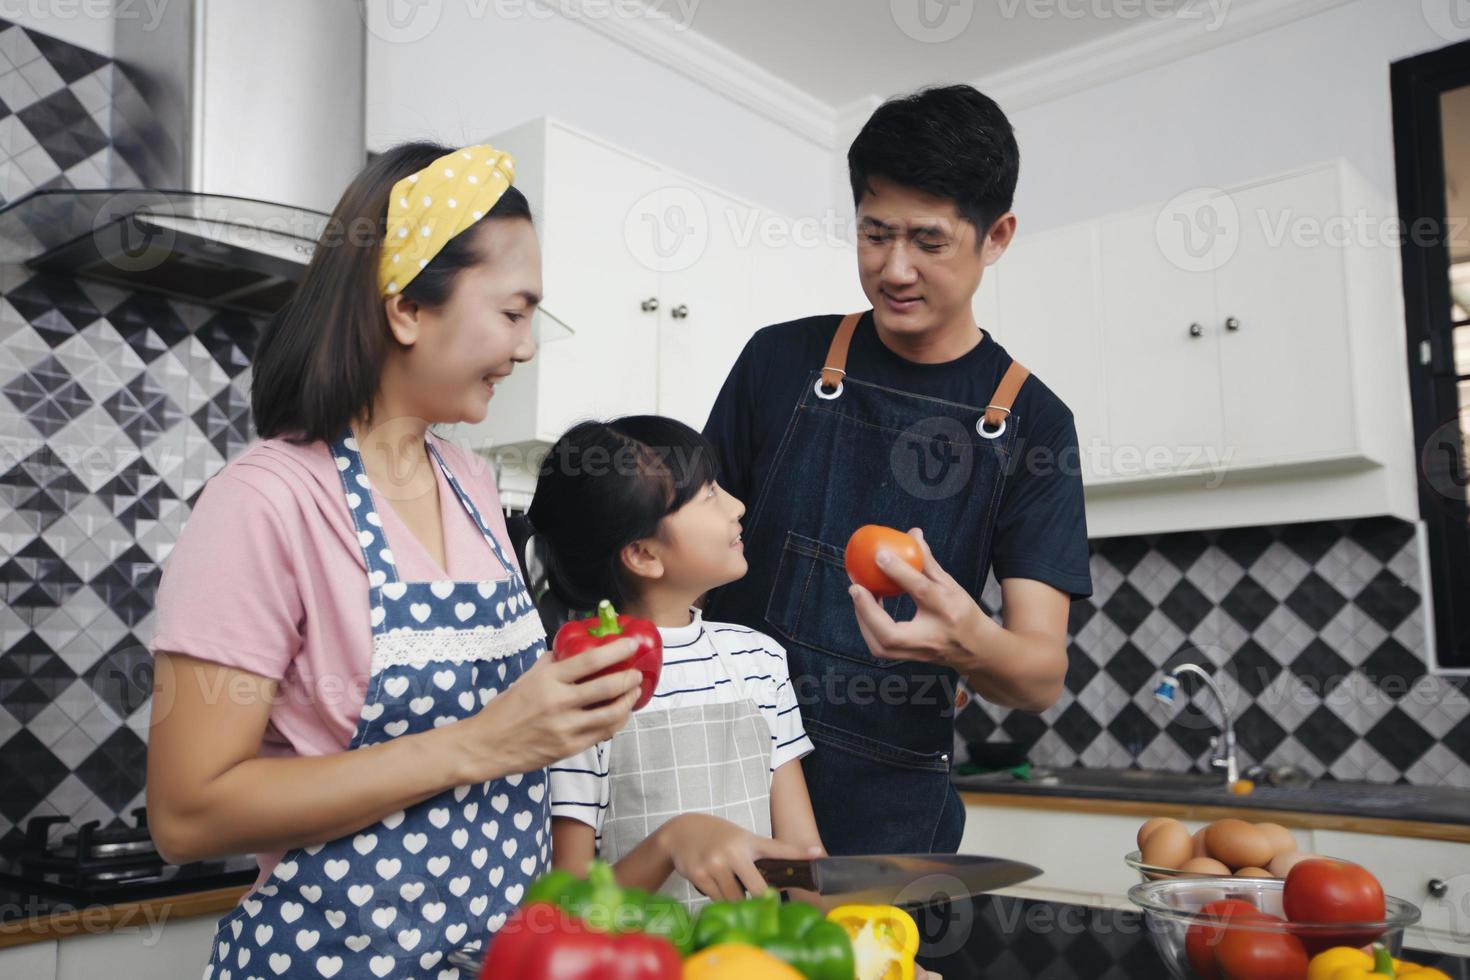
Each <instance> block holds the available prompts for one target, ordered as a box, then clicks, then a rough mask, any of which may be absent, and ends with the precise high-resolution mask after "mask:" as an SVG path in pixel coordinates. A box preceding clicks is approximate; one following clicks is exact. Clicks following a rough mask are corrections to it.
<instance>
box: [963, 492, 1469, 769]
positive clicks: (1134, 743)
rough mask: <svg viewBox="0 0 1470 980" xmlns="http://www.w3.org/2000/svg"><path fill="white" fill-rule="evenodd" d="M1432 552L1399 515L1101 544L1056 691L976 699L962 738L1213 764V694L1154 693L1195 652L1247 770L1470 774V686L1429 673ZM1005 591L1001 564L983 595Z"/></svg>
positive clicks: (1101, 759) (1081, 756)
mask: <svg viewBox="0 0 1470 980" xmlns="http://www.w3.org/2000/svg"><path fill="white" fill-rule="evenodd" d="M1422 561H1423V559H1422V556H1421V553H1420V547H1419V544H1418V542H1417V541H1416V539H1415V536H1414V527H1413V525H1411V524H1408V523H1406V522H1404V521H1401V520H1398V519H1396V518H1390V517H1378V518H1369V519H1362V520H1354V521H1323V522H1318V523H1308V524H1294V525H1287V526H1283V527H1257V528H1246V529H1239V530H1221V531H1200V532H1187V533H1180V534H1160V535H1148V536H1142V537H1130V538H1115V539H1107V540H1102V541H1096V542H1094V543H1093V547H1092V560H1091V568H1092V580H1093V587H1094V594H1093V595H1092V596H1091V597H1089V598H1087V599H1083V600H1079V601H1077V602H1074V603H1073V604H1072V613H1071V620H1070V623H1069V632H1070V633H1071V642H1070V657H1069V669H1068V672H1067V681H1066V690H1065V692H1064V693H1063V694H1062V697H1061V699H1060V700H1059V701H1058V702H1057V704H1056V705H1054V706H1053V707H1052V708H1050V709H1049V710H1047V711H1046V712H1044V713H1043V714H1041V715H1040V716H1036V715H1027V714H1024V713H1022V712H1008V711H1005V710H1003V709H997V708H994V707H991V706H989V705H986V704H983V703H980V702H978V701H977V702H973V703H972V704H971V705H970V706H968V707H967V708H966V709H965V710H964V711H962V712H961V714H960V718H959V721H958V723H957V729H958V733H957V739H956V741H957V743H958V744H957V752H959V753H960V757H961V758H964V757H965V756H966V753H965V752H964V751H963V746H964V745H965V744H966V743H968V742H970V741H988V740H1009V741H1013V742H1024V743H1026V744H1028V745H1031V746H1032V750H1031V756H1030V757H1031V760H1032V761H1033V762H1036V763H1040V764H1043V765H1049V766H1071V765H1084V766H1093V767H1098V766H1108V767H1118V766H1140V767H1143V768H1151V769H1168V770H1188V769H1194V770H1198V771H1209V758H1210V751H1209V744H1208V743H1209V738H1210V736H1211V735H1212V734H1214V733H1215V732H1216V728H1215V725H1214V724H1213V719H1216V718H1218V717H1219V715H1218V709H1216V707H1215V706H1214V704H1213V703H1212V699H1211V697H1210V695H1209V694H1208V693H1202V694H1201V696H1200V703H1199V705H1195V704H1194V703H1193V701H1191V702H1190V703H1189V704H1184V699H1183V698H1182V697H1181V698H1180V699H1179V703H1177V704H1176V705H1172V706H1171V705H1165V704H1162V703H1160V702H1159V701H1157V700H1156V699H1155V698H1154V697H1153V690H1154V687H1155V685H1156V684H1157V682H1158V680H1159V676H1160V669H1161V668H1163V667H1165V666H1169V667H1172V666H1173V665H1174V664H1175V663H1178V662H1180V661H1184V660H1192V661H1194V662H1196V663H1199V664H1200V665H1201V666H1204V667H1206V668H1209V667H1211V666H1213V667H1214V668H1215V669H1214V675H1215V678H1216V680H1217V682H1218V683H1219V684H1220V686H1221V688H1222V691H1223V693H1224V696H1225V700H1226V702H1227V704H1229V706H1230V708H1231V712H1232V714H1233V716H1234V718H1235V724H1236V734H1237V736H1238V738H1239V742H1240V756H1241V760H1242V767H1244V766H1246V765H1249V764H1251V763H1254V762H1263V763H1266V764H1268V765H1281V764H1286V763H1291V764H1294V765H1297V766H1300V767H1302V768H1304V769H1306V770H1307V771H1308V772H1310V773H1311V774H1312V775H1314V776H1330V777H1333V778H1337V779H1351V780H1370V781H1374V782H1409V783H1415V784H1422V785H1453V786H1461V787H1467V788H1470V698H1467V696H1466V692H1465V688H1466V685H1465V681H1464V679H1463V678H1446V677H1440V676H1431V675H1430V674H1429V673H1428V671H1427V667H1426V661H1427V658H1428V639H1427V637H1426V628H1425V616H1426V614H1427V608H1426V605H1425V603H1424V602H1423V601H1422V600H1423V596H1422V593H1421V585H1420V582H1421V566H1422ZM999 595H1000V591H999V586H997V585H996V584H995V581H994V578H993V577H992V579H991V581H990V583H989V588H988V589H987V591H986V593H985V604H986V607H987V609H991V610H993V609H995V608H996V607H997V606H998V604H999ZM1193 683H1194V682H1193V681H1192V680H1186V681H1185V686H1186V687H1189V688H1190V689H1193ZM1201 712H1203V717H1202V716H1201Z"/></svg>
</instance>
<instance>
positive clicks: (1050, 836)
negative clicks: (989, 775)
mask: <svg viewBox="0 0 1470 980" xmlns="http://www.w3.org/2000/svg"><path fill="white" fill-rule="evenodd" d="M1143 820H1144V818H1143V817H1139V816H1123V815H1117V814H1110V813H1087V812H1081V813H1079V812H1076V811H1070V810H1046V809H1038V808H1033V807H1025V806H1017V807H1008V806H991V805H984V806H981V805H978V804H974V803H970V804H967V805H966V807H965V834H964V837H963V838H962V839H961V841H960V847H959V850H960V853H962V854H992V855H995V856H997V857H1005V858H1011V859H1013V860H1017V861H1026V862H1028V863H1030V864H1034V865H1036V866H1037V867H1038V868H1040V869H1041V870H1042V874H1041V876H1040V877H1038V878H1034V879H1032V880H1031V881H1028V882H1026V883H1025V884H1022V885H1017V886H1015V887H1013V888H1007V889H1002V893H1003V894H1011V895H1018V896H1021V897H1024V898H1038V899H1044V900H1049V901H1058V902H1073V903H1078V904H1083V905H1094V906H1101V907H1110V908H1132V907H1134V906H1133V905H1132V903H1130V902H1129V901H1128V889H1129V888H1131V887H1132V886H1134V885H1136V884H1138V883H1139V880H1140V879H1139V878H1138V876H1137V875H1136V874H1135V873H1134V872H1133V871H1132V870H1131V869H1130V868H1129V867H1128V866H1127V865H1125V864H1124V863H1123V856H1124V855H1125V854H1127V853H1128V852H1129V851H1132V850H1134V849H1135V848H1136V844H1135V837H1136V835H1137V833H1138V828H1139V827H1140V826H1141V825H1142V824H1143ZM1207 822H1208V821H1198V820H1185V821H1183V823H1184V825H1185V827H1187V828H1189V830H1190V832H1191V833H1192V832H1194V831H1196V830H1198V829H1199V828H1200V827H1203V826H1204V825H1205V824H1206V823H1207ZM1291 832H1292V835H1293V836H1294V837H1296V840H1297V845H1298V848H1299V849H1300V850H1302V851H1305V852H1307V853H1310V854H1322V855H1327V856H1331V857H1337V858H1342V859H1344V860H1348V861H1353V862H1356V863H1358V864H1361V865H1363V866H1364V867H1365V868H1367V869H1368V870H1370V871H1372V872H1373V874H1374V875H1375V876H1376V877H1377V878H1378V880H1379V881H1380V882H1381V883H1382V885H1383V890H1384V891H1385V892H1387V893H1388V894H1390V895H1393V896H1395V897H1397V898H1402V899H1405V900H1407V901H1410V902H1413V903H1414V904H1415V905H1417V906H1419V908H1420V910H1421V911H1422V912H1423V916H1424V917H1423V919H1422V920H1421V922H1420V924H1419V926H1417V927H1415V928H1414V929H1411V930H1409V931H1408V932H1407V933H1406V935H1405V939H1406V942H1407V945H1409V946H1410V947H1412V948H1414V949H1428V950H1437V951H1440V952H1445V953H1452V954H1454V955H1456V956H1470V844H1458V843H1453V842H1449V841H1435V840H1421V839H1418V838H1413V837H1387V836H1383V835H1379V834H1360V833H1347V832H1344V831H1337V830H1322V829H1307V828H1301V827H1292V828H1291ZM1440 885H1442V886H1443V894H1442V895H1436V894H1434V892H1437V891H1439V886H1440ZM1431 889H1433V891H1431Z"/></svg>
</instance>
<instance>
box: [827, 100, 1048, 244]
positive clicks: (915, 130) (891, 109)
mask: <svg viewBox="0 0 1470 980" xmlns="http://www.w3.org/2000/svg"><path fill="white" fill-rule="evenodd" d="M1020 169H1021V151H1020V149H1019V148H1018V147H1017V146H1016V135H1015V133H1014V132H1013V131H1012V129H1011V122H1010V120H1009V119H1007V118H1006V114H1005V113H1004V112H1002V111H1001V108H1000V106H998V105H996V104H995V101H994V100H993V99H991V98H990V97H989V96H986V95H984V94H982V93H981V92H979V91H977V90H976V89H974V88H972V87H971V86H969V85H948V86H943V87H939V88H926V89H922V90H920V91H918V92H915V93H914V94H912V95H907V96H904V97H902V98H897V99H890V100H889V101H887V102H885V103H883V104H882V105H880V106H879V107H878V108H877V110H875V111H874V113H873V115H872V116H871V117H870V118H869V119H868V121H867V123H866V124H865V125H864V126H863V128H862V131H861V132H860V133H858V134H857V138H856V139H854V140H853V141H852V146H851V147H849V148H848V150H847V176H848V180H849V181H850V182H851V184H852V200H853V203H854V204H857V203H859V202H861V201H862V199H863V195H864V194H867V193H870V192H871V191H872V188H871V187H870V186H869V185H868V179H869V178H870V177H885V178H887V179H889V180H891V181H893V182H895V183H897V184H902V185H903V186H905V187H913V188H916V189H917V190H921V191H923V192H924V193H926V194H932V195H934V196H935V197H942V198H947V199H949V200H951V201H954V204H955V210H957V211H959V213H960V216H961V217H963V218H964V219H965V220H966V221H968V222H970V223H971V224H972V225H974V226H975V228H976V230H977V231H978V232H979V235H978V238H979V240H980V241H983V240H984V237H985V234H986V233H987V232H989V231H990V226H991V224H992V223H993V222H994V221H995V219H996V218H999V217H1000V216H1001V215H1003V214H1005V213H1006V212H1007V211H1009V210H1010V209H1011V201H1012V199H1013V198H1014V197H1015V193H1016V176H1017V174H1019V173H1020ZM977 245H978V243H977Z"/></svg>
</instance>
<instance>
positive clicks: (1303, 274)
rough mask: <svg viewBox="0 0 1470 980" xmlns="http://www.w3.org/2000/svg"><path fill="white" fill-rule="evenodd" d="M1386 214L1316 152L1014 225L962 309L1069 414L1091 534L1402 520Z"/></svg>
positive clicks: (1400, 331) (1396, 348)
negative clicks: (1098, 212) (981, 286)
mask: <svg viewBox="0 0 1470 980" xmlns="http://www.w3.org/2000/svg"><path fill="white" fill-rule="evenodd" d="M1393 220H1394V215H1393V212H1392V209H1391V207H1390V205H1389V204H1387V203H1386V202H1385V201H1383V200H1382V199H1381V195H1379V194H1378V193H1376V192H1375V191H1374V190H1373V189H1372V188H1371V187H1370V185H1369V184H1368V182H1367V181H1366V180H1365V179H1364V178H1363V177H1362V176H1361V175H1359V174H1358V173H1357V172H1356V171H1354V170H1353V169H1352V168H1351V167H1350V166H1348V165H1347V164H1346V163H1345V162H1343V161H1332V162H1328V163H1324V164H1320V165H1315V166H1311V167H1306V168H1303V169H1301V170H1298V171H1295V172H1292V173H1288V174H1284V175H1280V176H1276V177H1272V178H1268V179H1262V180H1258V181H1253V182H1250V183H1247V184H1242V185H1239V186H1235V187H1230V188H1224V189H1204V190H1200V191H1198V192H1195V193H1191V194H1187V195H1182V196H1180V197H1178V198H1176V199H1174V200H1171V201H1169V202H1168V203H1167V204H1158V205H1151V206H1148V207H1143V208H1138V209H1136V210H1133V211H1129V212H1126V213H1122V214H1117V215H1111V216H1106V217H1102V218H1098V219H1094V220H1090V221H1087V222H1081V223H1078V224H1076V225H1071V226H1067V227H1063V228H1058V229H1052V230H1048V231H1046V232H1043V233H1041V234H1039V235H1034V236H1026V235H1021V236H1018V238H1017V240H1016V242H1015V243H1014V244H1013V245H1012V247H1011V248H1010V249H1009V250H1008V252H1007V253H1006V255H1004V256H1003V257H1002V258H1001V260H1000V262H999V263H997V264H996V265H995V266H994V267H993V268H991V269H990V270H989V271H988V272H987V275H986V280H987V281H992V280H993V281H995V282H996V283H998V301H997V302H995V303H994V306H991V305H990V304H991V302H992V301H991V300H988V299H987V300H984V301H982V299H981V298H980V297H978V296H977V298H976V303H975V309H976V315H977V317H981V318H982V320H983V319H984V317H986V316H993V317H995V322H994V323H993V325H992V326H991V329H992V331H993V332H994V333H995V335H996V337H997V339H999V340H1000V341H1001V342H1002V343H1003V344H1005V346H1006V347H1007V348H1008V349H1009V350H1010V351H1011V352H1012V353H1013V354H1014V355H1015V356H1016V357H1017V358H1018V359H1019V360H1020V361H1022V363H1025V364H1026V365H1027V366H1028V367H1030V368H1031V369H1032V370H1033V371H1034V372H1036V374H1037V375H1038V376H1039V377H1041V379H1042V380H1043V381H1045V382H1046V383H1047V384H1048V385H1049V386H1050V387H1052V388H1053V389H1054V390H1055V391H1057V392H1058V393H1059V394H1060V395H1061V397H1062V398H1063V400H1064V401H1066V402H1067V404H1068V406H1069V407H1071V408H1072V411H1073V415H1074V418H1075V419H1076V423H1077V431H1078V441H1079V445H1080V447H1081V449H1082V475H1083V481H1084V484H1085V487H1086V490H1087V503H1088V529H1089V533H1090V535H1091V536H1093V537H1108V536H1112V535H1121V534H1144V533H1155V532H1167V531H1177V530H1183V529H1190V528H1200V527H1214V528H1223V527H1237V526H1242V525H1260V524H1273V523H1290V522H1295V521H1307V520H1324V519H1331V518H1351V517H1360V516H1367V515H1377V514H1393V515H1396V516H1399V517H1402V518H1404V519H1406V520H1416V519H1417V517H1418V503H1417V498H1416V479H1417V476H1416V469H1415V459H1414V452H1413V427H1412V421H1411V417H1410V411H1409V399H1408V387H1407V373H1406V371H1405V367H1404V365H1405V354H1406V351H1405V334H1404V322H1403V306H1402V287H1401V283H1400V272H1399V268H1398V256H1399V249H1398V247H1397V243H1396V239H1395V237H1394V233H1393V227H1392V226H1393Z"/></svg>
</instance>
